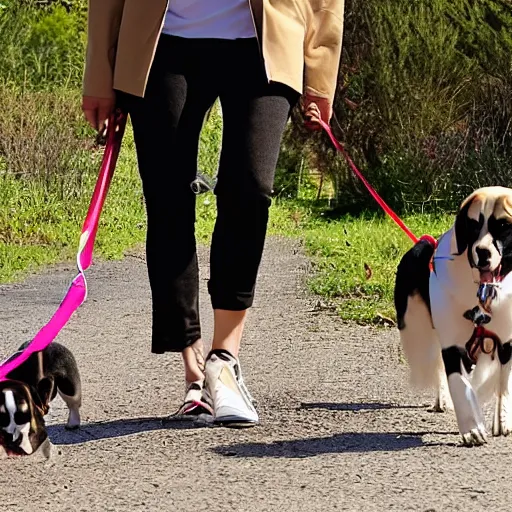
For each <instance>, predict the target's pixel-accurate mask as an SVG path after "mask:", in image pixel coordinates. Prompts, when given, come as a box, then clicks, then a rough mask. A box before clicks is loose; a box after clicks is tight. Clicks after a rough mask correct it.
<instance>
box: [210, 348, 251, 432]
mask: <svg viewBox="0 0 512 512" xmlns="http://www.w3.org/2000/svg"><path fill="white" fill-rule="evenodd" d="M205 374H206V379H205V389H206V391H207V393H208V394H209V395H210V397H211V398H212V401H213V410H214V422H215V423H216V424H220V425H223V426H226V427H233V428H243V427H252V426H254V425H257V424H258V421H259V420H258V413H257V412H256V409H255V408H254V405H253V400H252V397H251V395H250V394H249V392H248V391H247V388H246V387H245V384H244V381H243V379H242V372H241V370H240V363H239V362H238V360H237V359H236V358H235V357H233V356H232V355H231V354H230V353H229V352H228V351H227V350H213V351H212V352H211V353H210V355H209V356H208V358H207V360H206V366H205Z"/></svg>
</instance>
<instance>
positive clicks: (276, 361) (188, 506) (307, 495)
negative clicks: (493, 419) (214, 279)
mask: <svg viewBox="0 0 512 512" xmlns="http://www.w3.org/2000/svg"><path fill="white" fill-rule="evenodd" d="M201 261H202V263H203V268H205V267H206V263H207V254H206V251H202V254H201ZM307 271H308V266H307V262H306V260H305V258H304V257H303V256H302V253H301V251H300V249H299V248H298V246H297V245H296V244H293V243H290V242H288V241H283V240H279V239H271V240H270V241H269V243H268V245H267V249H266V252H265V258H264V263H263V266H262V272H261V278H260V281H259V287H258V295H257V300H256V304H255V307H254V309H253V311H252V314H251V317H250V321H249V324H248V329H247V336H246V338H245V344H244V348H243V352H242V355H241V360H242V364H243V369H244V374H245V379H246V381H247V384H248V386H249V389H250V390H251V392H252V393H253V395H254V396H255V398H256V399H257V400H258V403H259V411H260V415H261V420H262V425H261V426H260V427H258V428H255V429H251V430H248V431H232V430H227V429H221V428H192V429H190V428H189V429H187V428H169V427H165V428H164V427H163V426H162V424H161V422H160V420H159V418H161V417H162V416H165V415H167V414H169V413H170V412H173V411H174V409H175V408H176V406H177V404H178V402H179V399H180V398H181V394H182V387H183V384H182V374H181V367H180V365H179V361H178V358H177V357H176V356H172V355H166V356H155V355H151V354H150V353H149V323H148V319H149V291H148V285H147V280H146V270H145V265H144V262H143V260H142V259H141V258H140V257H137V256H132V257H127V258H126V259H125V260H124V261H121V262H116V263H98V264H96V265H95V266H94V267H93V268H92V269H91V271H90V272H89V276H90V277H89V287H90V288H89V290H90V292H89V299H88V301H87V303H86V304H85V305H84V306H83V307H82V309H81V310H80V311H79V313H78V314H77V315H76V316H75V317H74V318H73V320H72V321H71V323H70V324H69V325H68V326H67V327H66V328H65V330H64V331H63V332H62V334H61V335H60V338H59V339H60V341H61V342H63V343H65V344H66V345H68V346H69V347H70V348H71V349H72V350H73V351H74V353H75V355H76V357H77V359H78V362H79V365H80V368H81V371H82V378H83V381H84V406H83V409H82V411H83V419H84V423H85V425H84V427H83V429H82V430H81V431H80V432H78V433H68V432H65V431H64V430H63V427H62V425H63V421H64V419H65V409H64V407H63V404H62V402H61V401H60V399H57V400H56V401H55V402H54V405H53V410H52V412H51V415H50V423H51V427H50V433H51V438H52V440H53V442H54V444H56V445H57V446H56V449H57V450H56V452H57V455H56V456H55V457H54V459H53V461H52V462H51V463H43V462H41V461H39V460H36V457H37V456H34V457H27V458H19V459H15V460H9V461H7V462H2V463H1V464H2V469H1V471H0V494H1V504H2V510H5V511H6V512H15V511H23V512H29V511H36V510H51V511H55V512H56V511H69V510H73V511H79V510H80V511H87V512H92V511H114V510H115V511H132V510H141V511H142V510H143V511H160V510H161V511H164V510H165V511H169V510H176V511H199V510H205V511H206V510H208V511H210V512H213V511H227V510H236V511H260V510H261V511H263V510H269V511H274V510H276V511H282V510H286V512H291V511H302V510H308V511H317V510H318V511H326V510H350V511H388V510H389V511H390V510H393V511H395V510H396V511H403V510H415V511H416V510H418V511H434V510H435V511H439V512H441V511H442V512H446V511H452V510H464V511H479V510H482V511H483V510H487V511H493V512H496V511H498V510H500V511H501V510H503V511H510V509H511V508H512V505H511V500H510V497H509V496H508V493H507V492H506V489H507V488H508V487H509V484H508V482H509V473H508V468H510V467H511V466H512V450H511V447H512V444H511V441H510V440H508V439H491V441H490V443H489V445H488V446H486V447H483V448H474V449H466V448H462V447H460V446H459V438H458V435H457V434H456V424H455V421H454V418H453V415H451V414H450V415H434V414H431V413H428V412H427V411H426V407H424V405H425V404H426V403H428V401H429V397H428V396H426V395H424V396H421V395H418V394H414V393H412V392H410V391H409V390H408V387H407V383H406V375H405V366H404V365H403V364H401V363H400V362H399V352H398V337H397V334H396V332H395V331H376V330H372V329H368V328H362V327H357V326H352V325H344V324H343V323H342V322H341V321H339V319H338V318H336V317H335V316H334V315H333V314H332V313H330V312H329V311H326V310H322V309H319V308H317V307H316V302H317V300H316V299H314V298H311V297H308V296H307V294H306V293H305V291H304V286H303V281H304V276H305V274H306V273H307ZM73 273H74V269H73V268H72V267H71V266H68V267H64V266H61V267H59V268H56V269H52V270H51V271H47V272H45V273H42V274H40V275H37V276H35V277H32V278H30V279H28V280H27V281H26V282H25V283H23V284H20V285H14V286H11V285H10V286H3V287H0V312H1V314H0V315H1V316H0V329H1V332H2V342H1V345H0V355H2V356H3V355H7V354H8V353H9V352H11V351H12V350H13V349H14V348H16V346H17V344H19V343H21V342H22V341H24V340H25V339H27V338H29V337H30V336H31V335H33V334H34V332H35V331H36V330H37V329H38V328H39V327H40V326H41V325H42V324H43V323H44V322H45V321H46V320H47V319H48V317H49V315H50V314H51V313H52V312H53V310H54V309H55V307H56V306H57V305H58V303H59V302H60V300H61V298H62V296H63V294H64V292H65V290H66V287H67V285H68V282H69V279H70V278H71V277H72V275H73ZM201 298H202V304H203V322H204V333H205V335H206V336H207V335H209V334H210V333H211V327H212V322H211V315H210V313H209V311H208V307H207V305H208V296H207V294H206V282H205V280H203V281H202V296H201Z"/></svg>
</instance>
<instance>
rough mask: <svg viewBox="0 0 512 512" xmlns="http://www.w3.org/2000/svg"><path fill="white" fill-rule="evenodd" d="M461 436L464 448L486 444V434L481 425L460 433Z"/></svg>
mask: <svg viewBox="0 0 512 512" xmlns="http://www.w3.org/2000/svg"><path fill="white" fill-rule="evenodd" d="M461 435H462V442H463V443H464V445H465V446H481V445H483V444H485V443H487V432H486V430H485V427H484V426H483V425H478V426H477V427H476V428H473V429H471V430H470V431H469V432H465V433H464V432H462V433H461Z"/></svg>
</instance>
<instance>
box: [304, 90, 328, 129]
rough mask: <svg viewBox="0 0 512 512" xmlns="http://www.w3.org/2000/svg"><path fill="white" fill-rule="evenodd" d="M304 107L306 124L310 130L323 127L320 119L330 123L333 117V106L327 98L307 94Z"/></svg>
mask: <svg viewBox="0 0 512 512" xmlns="http://www.w3.org/2000/svg"><path fill="white" fill-rule="evenodd" d="M302 109H303V112H304V117H305V118H306V119H305V121H304V126H305V127H306V128H308V129H309V130H313V131H318V130H321V129H322V127H321V126H320V124H319V123H318V122H317V120H318V119H321V120H322V121H324V122H326V123H329V121H330V120H331V117H332V106H331V104H330V103H329V100H327V99H326V98H320V97H319V96H311V95H309V94H306V96H305V97H304V100H303V104H302Z"/></svg>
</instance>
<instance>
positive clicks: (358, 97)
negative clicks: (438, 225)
mask: <svg viewBox="0 0 512 512" xmlns="http://www.w3.org/2000/svg"><path fill="white" fill-rule="evenodd" d="M511 28H512V6H511V4H510V2H508V1H505V0H480V1H478V2H477V1H474V0H451V1H447V0H396V1H394V2H382V1H380V0H368V1H367V2H348V3H347V14H346V27H345V39H344V54H343V60H342V66H341V72H340V83H339V94H338V99H337V102H336V105H335V114H336V118H337V119H338V120H339V122H340V125H341V126H340V128H338V129H337V130H336V131H337V134H338V136H339V137H340V139H341V140H342V141H344V142H345V143H346V144H347V146H348V147H349V149H350V152H351V153H352V154H353V157H354V158H355V159H356V161H357V162H358V163H359V165H360V167H362V168H364V169H365V171H366V173H367V175H368V178H369V179H370V180H371V182H372V183H373V184H374V185H375V186H376V188H378V190H379V191H380V192H381V193H382V195H383V196H384V197H385V199H386V200H387V201H388V202H390V203H391V204H392V205H393V206H394V207H396V208H399V209H406V210H418V209H425V208H427V209H436V208H439V207H443V208H448V209H450V208H454V207H455V206H456V205H457V204H458V203H459V201H460V200H461V199H462V197H464V196H465V195H466V194H467V193H468V192H469V191H470V190H472V189H473V188H475V187H476V186H482V185H487V184H503V185H508V184H510V182H511V178H512V171H511V170H510V169H511V168H512V165H511V164H512V154H511V151H510V142H511V138H512V132H511V129H510V123H509V120H510V114H511V109H512V66H511V61H510V54H511V51H512V36H511V33H512V32H511ZM333 124H334V126H335V127H336V121H334V123H333ZM295 130H296V140H299V143H302V141H303V140H304V136H303V133H302V130H300V129H299V128H298V127H296V129H295ZM311 145H312V147H313V153H314V155H315V164H316V165H317V166H318V167H319V168H321V169H324V170H325V172H327V173H329V174H330V175H331V176H333V181H334V182H335V184H336V186H337V189H338V197H339V201H340V204H341V205H342V206H343V208H344V209H352V210H360V209H363V208H366V207H368V206H372V207H373V206H374V205H373V204H372V202H371V199H369V198H368V195H367V193H366V191H365V190H364V189H362V188H361V186H360V184H359V183H357V182H356V181H354V179H353V176H351V174H350V173H348V172H347V169H346V167H345V165H344V164H343V162H342V161H341V159H339V158H335V156H334V153H333V152H332V150H331V149H330V144H329V142H328V141H327V140H326V137H322V136H319V137H315V138H313V143H312V144H311Z"/></svg>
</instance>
